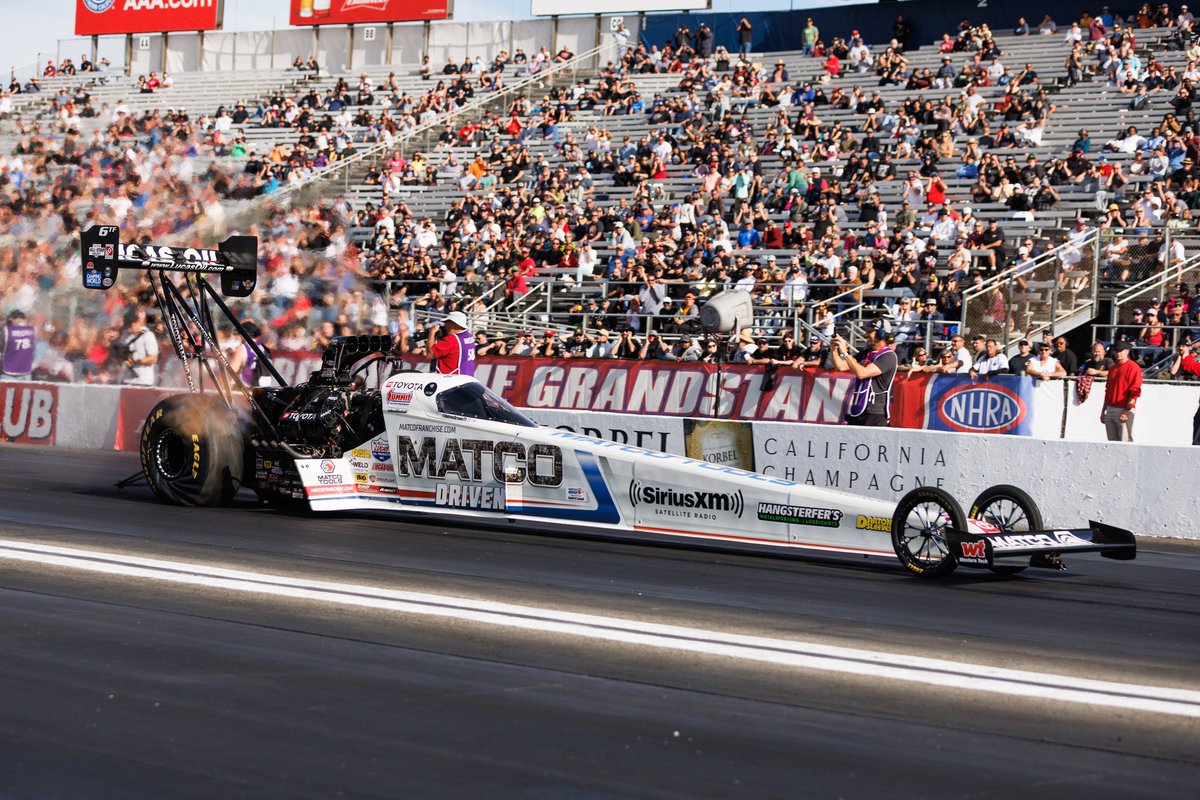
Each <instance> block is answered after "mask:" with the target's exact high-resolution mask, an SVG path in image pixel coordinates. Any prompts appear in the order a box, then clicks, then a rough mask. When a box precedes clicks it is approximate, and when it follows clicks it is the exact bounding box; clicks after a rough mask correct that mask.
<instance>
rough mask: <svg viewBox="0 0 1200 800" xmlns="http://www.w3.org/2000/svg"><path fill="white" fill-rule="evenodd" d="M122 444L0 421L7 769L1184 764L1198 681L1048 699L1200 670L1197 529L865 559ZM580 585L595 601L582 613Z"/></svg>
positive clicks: (696, 776) (1106, 770)
mask: <svg viewBox="0 0 1200 800" xmlns="http://www.w3.org/2000/svg"><path fill="white" fill-rule="evenodd" d="M136 468H137V464H136V459H135V457H133V456H131V455H128V454H117V453H97V452H82V451H62V450H58V451H55V450H48V449H40V448H34V447H19V446H13V445H0V540H3V544H2V546H0V608H2V609H3V611H2V613H0V681H2V686H3V688H2V689H0V797H3V798H26V797H28V798H59V797H61V798H81V797H112V798H120V797H130V798H133V797H136V798H150V797H154V798H172V797H198V798H215V797H222V798H225V797H265V796H269V797H321V798H324V797H386V798H400V797H404V798H441V797H446V798H460V797H461V798H466V797H470V798H486V797H497V798H538V799H539V800H540V799H542V798H571V799H572V800H574V799H576V798H577V799H578V800H608V799H609V798H689V799H692V798H729V797H779V798H801V797H870V798H874V797H970V798H991V797H1013V796H1017V795H1020V796H1021V797H1023V798H1032V797H1056V798H1062V797H1089V798H1097V797H1122V798H1128V797H1141V796H1145V797H1156V798H1162V797H1189V798H1190V797H1194V796H1195V787H1196V785H1197V779H1198V778H1200V716H1197V715H1195V714H1193V713H1192V711H1194V712H1198V713H1200V704H1194V705H1192V706H1188V708H1191V710H1192V711H1186V710H1185V712H1181V713H1171V712H1166V713H1164V712H1162V711H1159V710H1153V709H1152V710H1147V709H1143V708H1140V707H1136V705H1137V702H1140V701H1135V704H1134V705H1135V707H1132V708H1120V707H1117V708H1114V707H1110V706H1108V705H1105V704H1104V701H1103V697H1104V695H1105V692H1104V690H1098V691H1095V692H1093V693H1091V694H1088V695H1087V697H1085V699H1084V700H1083V701H1081V702H1070V701H1068V700H1067V699H1064V698H1067V697H1068V696H1069V695H1070V687H1071V685H1072V684H1073V683H1078V684H1079V685H1081V686H1086V685H1090V684H1087V683H1086V681H1089V680H1099V681H1107V682H1118V683H1123V684H1138V685H1143V686H1148V687H1157V688H1156V689H1155V691H1158V692H1160V693H1161V692H1169V691H1170V690H1172V689H1174V690H1180V689H1182V690H1190V691H1191V692H1195V691H1196V690H1198V689H1200V678H1198V677H1197V666H1198V665H1200V602H1198V599H1200V557H1198V554H1200V550H1198V549H1197V548H1196V547H1194V546H1192V545H1188V544H1182V543H1178V542H1175V543H1172V542H1168V541H1164V540H1145V539H1143V540H1142V543H1141V551H1140V553H1139V556H1138V559H1137V560H1136V561H1133V562H1115V561H1108V560H1105V559H1100V558H1098V557H1096V556H1079V557H1076V558H1074V559H1072V560H1071V562H1070V566H1071V571H1070V572H1067V573H1050V572H1046V571H1043V570H1038V571H1034V570H1031V571H1029V572H1027V573H1025V574H1024V575H1022V576H1019V577H1011V578H1005V577H998V576H992V575H990V574H981V573H976V572H963V571H960V572H959V574H958V575H957V576H955V577H954V578H953V579H951V580H948V581H945V582H940V583H927V582H922V581H918V580H916V579H914V578H911V577H909V576H908V575H906V574H905V573H904V572H902V571H901V569H900V568H899V567H898V566H897V565H893V564H889V563H884V562H882V561H881V562H875V561H869V562H868V561H862V560H840V561H839V560H833V559H810V558H771V557H761V556H751V555H737V554H722V553H713V552H706V551H702V550H696V549H687V548H673V547H664V546H650V545H631V544H622V543H616V542H611V541H603V540H595V539H581V538H563V537H555V536H547V535H538V534H536V533H529V532H516V531H511V530H478V529H469V528H464V527H448V526H446V525H439V524H428V523H419V522H413V521H397V520H395V519H384V518H364V517H356V516H351V515H338V516H304V515H291V514H285V513H281V512H276V511H272V510H268V509H265V508H261V507H259V506H257V505H256V504H255V503H253V502H252V500H250V499H246V500H245V501H244V502H241V503H239V505H238V507H236V508H228V509H216V510H196V509H182V508H174V507H168V506H163V505H160V504H158V503H156V502H155V501H154V500H153V499H152V498H151V496H150V493H149V491H148V490H147V489H146V488H145V487H144V486H142V487H134V488H131V489H128V490H125V491H118V490H116V489H115V488H113V483H114V481H116V480H117V479H118V478H120V477H123V476H125V475H127V474H129V473H131V472H133V471H135V470H136ZM81 551H87V552H86V553H83V555H80V553H81ZM95 564H100V566H98V567H97V566H95ZM131 565H132V566H131ZM139 565H140V566H139ZM221 568H223V569H226V570H235V571H236V573H233V572H221V573H218V572H216V570H218V569H221ZM143 573H144V574H143ZM213 575H218V576H225V577H223V578H220V579H218V578H214V577H212V576H213ZM247 576H250V577H247ZM314 582H320V583H319V584H318V583H314ZM334 584H336V588H335V589H329V593H328V594H327V595H326V594H321V593H320V592H316V591H315V590H314V591H313V592H309V593H308V594H305V591H307V590H305V591H301V589H296V588H295V587H305V586H319V587H328V586H333V585H334ZM273 587H274V588H273ZM278 587H283V588H278ZM321 591H322V592H324V591H325V589H324V588H322V589H321ZM289 593H293V594H289ZM364 598H365V599H364ZM380 598H383V599H380ZM471 603H473V604H475V605H474V606H472V608H474V609H475V610H474V611H472V612H470V613H468V612H465V611H462V609H461V608H460V606H462V604H471ZM514 605H517V606H520V607H521V608H523V609H528V611H527V612H526V611H518V612H514V611H513V610H512V609H513V606H514ZM463 607H465V606H463ZM480 609H482V610H480ZM489 615H492V616H489ZM497 615H499V616H497ZM577 615H589V616H588V618H587V619H588V620H592V618H593V617H598V618H602V619H601V620H600V621H599V622H594V621H587V622H586V625H588V626H593V627H590V628H588V630H590V631H592V633H588V632H587V631H584V632H583V633H582V634H581V633H580V632H579V631H577V630H573V629H569V626H568V625H567V624H566V623H563V622H562V620H564V619H566V620H576V619H577V618H578V619H583V618H582V617H578V616H577ZM497 619H500V621H499V622H497ZM547 620H551V622H547ZM553 620H558V623H553V622H552V621H553ZM610 620H621V621H622V622H620V623H618V622H610ZM571 624H574V623H573V622H572V623H571ZM581 624H583V623H581ZM655 625H669V626H677V627H683V628H687V629H693V630H695V631H697V633H696V634H695V641H696V642H699V644H696V645H695V646H694V647H692V646H690V645H689V646H680V647H677V646H674V645H672V644H670V641H668V644H667V645H666V646H664V645H663V641H664V640H663V637H662V636H659V635H658V634H655V635H653V636H652V635H650V634H644V635H643V633H644V631H643V629H646V630H649V629H650V628H652V627H653V626H655ZM621 626H626V627H628V628H629V630H631V631H634V633H629V632H628V631H626V630H625V629H624V628H621V629H620V630H617V629H618V628H620V627H621ZM580 630H583V628H580ZM614 630H616V631H617V632H616V633H613V632H612V631H614ZM672 630H674V629H672ZM596 631H599V633H596ZM638 631H643V633H638ZM671 635H674V634H671ZM723 637H725V638H731V639H732V638H736V637H743V638H745V639H746V640H747V641H752V642H753V643H757V644H752V646H747V649H745V650H744V651H742V650H736V648H734V649H731V650H729V651H728V652H723V651H720V649H719V648H716V646H715V645H714V644H713V643H714V642H719V641H724V640H725V638H723ZM749 637H757V638H754V639H752V640H751V639H750V638H749ZM683 639H687V640H688V641H691V639H688V637H686V636H685V637H683ZM683 639H681V640H680V641H683ZM739 641H740V639H739ZM762 642H768V643H775V644H768V645H763V644H762ZM780 642H783V643H784V644H785V645H787V643H805V644H804V646H805V647H816V648H820V647H822V646H835V647H841V648H857V649H865V650H870V651H878V652H883V653H886V654H900V655H899V656H896V657H898V658H899V657H903V656H904V655H905V654H907V655H910V656H911V655H916V656H922V657H925V658H928V659H950V660H954V661H957V662H966V663H967V664H969V665H972V666H970V667H968V668H966V669H967V672H968V678H967V680H966V681H965V682H964V681H959V683H958V684H957V685H954V686H947V685H944V684H939V683H938V681H937V680H934V677H935V676H936V675H937V674H938V673H939V669H940V668H939V667H938V666H937V665H934V666H932V667H928V669H927V671H925V672H922V671H921V669H918V670H917V672H918V677H916V678H914V679H904V680H896V679H891V678H888V677H880V676H878V675H873V674H854V673H853V670H851V671H846V670H845V669H840V668H831V669H824V668H821V667H820V666H812V665H811V664H807V665H806V663H800V664H797V663H790V662H787V659H786V658H785V659H783V660H779V659H776V658H775V655H774V654H775V651H774V650H772V648H773V647H777V646H778V647H783V646H784V645H779V644H778V643H780ZM787 646H790V645H787ZM797 646H799V645H797ZM689 647H690V649H689ZM714 648H716V649H714ZM839 652H840V651H839ZM747 653H749V655H746V654H747ZM764 653H766V654H767V655H766V656H763V654H764ZM888 657H889V658H891V657H892V656H891V655H889V656H888ZM851 661H853V659H851ZM831 663H832V662H831ZM838 663H842V662H838ZM938 663H939V664H940V663H941V662H938ZM976 668H978V670H979V672H980V677H979V679H978V682H976V680H975V678H974V676H973V675H971V674H970V672H971V671H972V670H974V669H976ZM989 668H1007V669H1012V670H1021V671H1030V672H1034V673H1037V674H1047V673H1048V674H1052V675H1057V676H1065V677H1061V678H1058V679H1056V680H1057V683H1055V685H1054V686H1053V687H1051V688H1050V689H1048V690H1046V691H1044V692H1042V696H1034V697H1030V696H1022V695H1020V694H1012V693H1005V692H995V691H988V690H985V689H983V688H982V687H984V686H985V685H987V684H988V681H987V679H986V678H987V675H988V674H990V673H989V672H988V670H989ZM868 672H869V670H868ZM921 674H924V675H927V676H928V677H929V679H928V680H926V679H922V678H921V677H920V675H921ZM1022 674H1024V673H1022ZM1087 698H1091V699H1090V700H1089V699H1087ZM1184 705H1186V704H1184Z"/></svg>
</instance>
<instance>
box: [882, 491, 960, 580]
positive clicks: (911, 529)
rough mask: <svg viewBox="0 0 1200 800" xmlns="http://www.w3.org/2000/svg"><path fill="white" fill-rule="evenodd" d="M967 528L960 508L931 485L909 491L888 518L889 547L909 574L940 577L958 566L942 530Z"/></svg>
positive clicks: (946, 494) (946, 493)
mask: <svg viewBox="0 0 1200 800" xmlns="http://www.w3.org/2000/svg"><path fill="white" fill-rule="evenodd" d="M966 527H967V520H966V517H965V516H963V511H962V506H960V505H959V504H958V501H957V500H955V499H954V498H953V497H951V496H950V494H949V493H948V492H946V491H944V490H942V489H937V488H935V487H932V486H921V487H918V488H916V489H913V490H912V491H911V492H909V493H908V494H906V495H904V497H901V498H900V502H899V503H898V504H897V505H896V512H895V513H894V514H893V515H892V548H893V549H894V550H895V551H896V557H897V558H899V559H900V563H901V564H903V565H904V566H905V567H906V568H907V569H908V571H909V572H911V573H913V574H914V575H916V576H918V577H921V578H941V577H945V576H946V575H949V574H950V573H951V572H954V570H955V569H956V568H957V567H958V559H956V558H955V557H954V554H953V553H951V552H950V545H949V544H948V543H947V541H946V529H947V528H957V529H958V530H964V529H965V528H966Z"/></svg>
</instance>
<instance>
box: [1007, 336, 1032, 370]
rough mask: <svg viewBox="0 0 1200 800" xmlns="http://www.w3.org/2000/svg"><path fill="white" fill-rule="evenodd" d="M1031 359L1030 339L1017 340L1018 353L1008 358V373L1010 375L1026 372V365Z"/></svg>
mask: <svg viewBox="0 0 1200 800" xmlns="http://www.w3.org/2000/svg"><path fill="white" fill-rule="evenodd" d="M1031 359H1032V356H1031V355H1030V344H1029V340H1028V339H1022V340H1021V341H1019V342H1017V354H1016V355H1015V356H1013V357H1012V358H1010V359H1009V360H1008V373H1009V374H1010V375H1024V374H1026V373H1025V367H1027V366H1028V365H1029V362H1030V360H1031Z"/></svg>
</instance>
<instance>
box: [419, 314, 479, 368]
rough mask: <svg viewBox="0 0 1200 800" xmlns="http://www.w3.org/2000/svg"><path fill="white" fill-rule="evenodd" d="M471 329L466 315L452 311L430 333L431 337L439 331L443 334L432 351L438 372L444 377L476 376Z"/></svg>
mask: <svg viewBox="0 0 1200 800" xmlns="http://www.w3.org/2000/svg"><path fill="white" fill-rule="evenodd" d="M469 328H470V323H469V322H468V321H467V315H466V314H464V313H463V312H461V311H451V312H450V313H449V314H447V315H446V319H445V321H444V322H443V323H442V324H441V325H440V326H435V327H434V328H433V330H431V331H430V334H431V337H432V335H434V334H436V333H437V332H438V331H439V330H440V331H441V332H442V334H443V335H442V337H441V338H440V339H439V340H438V341H437V343H436V344H434V345H433V348H432V349H431V350H430V355H431V356H433V359H434V369H435V370H436V371H437V372H439V373H440V374H442V375H474V374H475V337H474V336H473V335H472V334H471V331H470V330H469Z"/></svg>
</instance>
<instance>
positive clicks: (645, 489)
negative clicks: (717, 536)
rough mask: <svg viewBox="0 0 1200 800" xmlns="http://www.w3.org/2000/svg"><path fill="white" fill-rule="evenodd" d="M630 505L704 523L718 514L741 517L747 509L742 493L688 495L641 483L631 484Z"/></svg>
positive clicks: (683, 491)
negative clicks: (650, 508) (676, 513)
mask: <svg viewBox="0 0 1200 800" xmlns="http://www.w3.org/2000/svg"><path fill="white" fill-rule="evenodd" d="M629 502H630V503H632V504H633V507H634V508H637V507H638V506H639V505H646V506H653V507H655V508H656V509H663V510H668V511H679V512H681V513H680V514H679V516H694V517H696V518H700V519H715V513H716V512H718V511H722V512H727V513H730V514H733V515H735V516H738V517H740V516H742V510H743V509H744V508H745V500H744V499H743V498H742V492H741V490H740V489H739V490H738V491H736V492H704V491H700V490H699V489H696V490H693V491H687V490H683V489H673V488H671V489H668V488H664V487H661V486H652V485H650V484H647V483H640V482H638V481H631V482H630V484H629Z"/></svg>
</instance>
